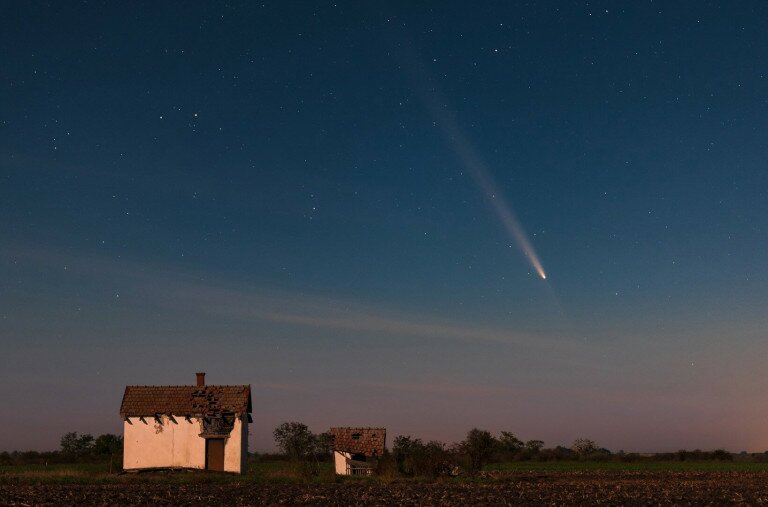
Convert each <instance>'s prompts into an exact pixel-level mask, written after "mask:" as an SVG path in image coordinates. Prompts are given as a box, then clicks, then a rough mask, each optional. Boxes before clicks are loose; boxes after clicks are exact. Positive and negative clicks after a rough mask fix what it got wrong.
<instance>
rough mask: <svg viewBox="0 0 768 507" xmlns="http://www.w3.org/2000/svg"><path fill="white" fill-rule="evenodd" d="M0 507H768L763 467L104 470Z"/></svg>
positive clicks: (28, 485)
mask: <svg viewBox="0 0 768 507" xmlns="http://www.w3.org/2000/svg"><path fill="white" fill-rule="evenodd" d="M0 499H2V500H0V503H2V504H5V505H29V504H45V503H49V504H50V503H52V504H69V505H74V504H146V503H154V504H166V505H170V504H173V505H179V504H182V505H183V504H200V503H213V504H218V503H228V504H236V505H277V504H288V505H385V504H393V503H396V504H404V505H430V504H442V505H472V504H475V505H481V504H486V505H487V504H495V505H505V504H550V503H556V504H596V503H610V504H645V503H655V504H662V505H664V504H667V505H670V504H713V505H715V504H723V503H740V502H746V503H748V504H752V505H759V504H768V465H766V464H762V463H711V462H707V463H694V462H687V463H664V462H652V463H642V464H633V463H585V462H572V463H564V462H561V463H509V464H500V465H493V466H491V467H488V468H487V469H486V470H484V471H483V472H482V473H481V474H480V476H479V477H477V478H471V479H470V478H466V477H458V478H450V479H447V478H446V479H437V480H420V479H395V480H391V481H389V480H385V479H383V478H372V479H348V478H347V479H340V478H336V477H334V476H333V475H332V474H331V471H330V468H329V467H327V466H326V467H324V468H322V469H321V471H320V475H319V476H318V477H314V478H313V479H311V480H306V479H301V478H299V477H297V476H295V474H293V473H292V470H291V468H290V467H289V466H288V464H287V463H284V462H269V463H256V464H254V465H252V466H251V468H250V470H249V473H248V475H245V476H233V475H219V474H208V473H192V472H171V473H149V474H139V475H127V474H126V475H117V474H109V473H108V472H107V471H106V470H105V469H104V467H103V466H102V465H59V466H49V467H45V466H23V467H2V468H0Z"/></svg>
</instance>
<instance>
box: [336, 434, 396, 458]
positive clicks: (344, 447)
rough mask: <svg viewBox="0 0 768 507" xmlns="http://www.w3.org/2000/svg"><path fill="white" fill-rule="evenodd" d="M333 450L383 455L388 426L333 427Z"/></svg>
mask: <svg viewBox="0 0 768 507" xmlns="http://www.w3.org/2000/svg"><path fill="white" fill-rule="evenodd" d="M331 434H332V435H333V450H334V451H342V452H350V453H352V454H364V455H365V456H381V455H382V454H384V446H385V444H386V441H387V430H386V428H331Z"/></svg>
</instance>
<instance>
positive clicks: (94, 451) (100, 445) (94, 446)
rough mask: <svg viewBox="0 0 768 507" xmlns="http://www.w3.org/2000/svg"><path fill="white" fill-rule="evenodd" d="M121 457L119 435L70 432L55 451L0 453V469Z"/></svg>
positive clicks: (88, 461)
mask: <svg viewBox="0 0 768 507" xmlns="http://www.w3.org/2000/svg"><path fill="white" fill-rule="evenodd" d="M122 454H123V437H122V436H120V435H113V434H111V433H104V434H103V435H99V436H98V437H94V436H93V435H91V434H90V433H78V432H76V431H72V432H69V433H65V434H64V435H63V436H62V437H61V440H60V441H59V450H57V451H44V452H38V451H23V452H21V451H13V452H7V451H6V452H2V453H0V465H46V464H56V463H90V462H103V461H107V460H111V459H114V458H117V457H119V456H122Z"/></svg>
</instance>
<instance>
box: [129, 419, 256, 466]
mask: <svg viewBox="0 0 768 507" xmlns="http://www.w3.org/2000/svg"><path fill="white" fill-rule="evenodd" d="M175 419H176V422H175V423H174V422H173V421H171V419H170V418H169V417H167V416H161V418H160V421H161V422H160V423H158V422H157V421H155V419H154V417H145V418H144V420H145V421H147V424H144V423H143V422H141V420H140V419H139V418H138V417H131V418H130V423H129V422H127V421H126V422H123V438H124V446H125V447H124V450H123V469H124V470H136V469H141V468H165V467H178V468H198V469H204V468H205V439H204V438H202V437H200V433H201V431H202V426H201V424H200V420H199V419H197V418H194V417H193V418H191V419H190V421H191V422H188V421H187V420H185V419H184V417H183V416H175ZM247 421H248V419H247V416H245V417H244V418H243V417H239V418H237V419H235V426H234V428H233V429H232V432H231V433H230V435H229V438H227V440H226V442H225V444H224V470H225V471H227V472H235V473H245V468H246V467H245V463H246V459H247V452H248V422H247Z"/></svg>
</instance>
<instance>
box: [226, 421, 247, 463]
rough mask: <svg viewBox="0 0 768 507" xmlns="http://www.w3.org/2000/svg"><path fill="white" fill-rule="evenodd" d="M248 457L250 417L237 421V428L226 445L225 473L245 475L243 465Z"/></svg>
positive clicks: (235, 427) (231, 433) (233, 430)
mask: <svg viewBox="0 0 768 507" xmlns="http://www.w3.org/2000/svg"><path fill="white" fill-rule="evenodd" d="M247 456H248V416H246V418H245V423H243V418H242V417H238V418H237V419H235V426H234V428H232V431H231V432H230V434H229V438H228V439H227V440H226V442H225V443H224V471H225V472H235V473H238V474H239V473H245V466H244V464H243V462H244V460H245V458H247Z"/></svg>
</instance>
